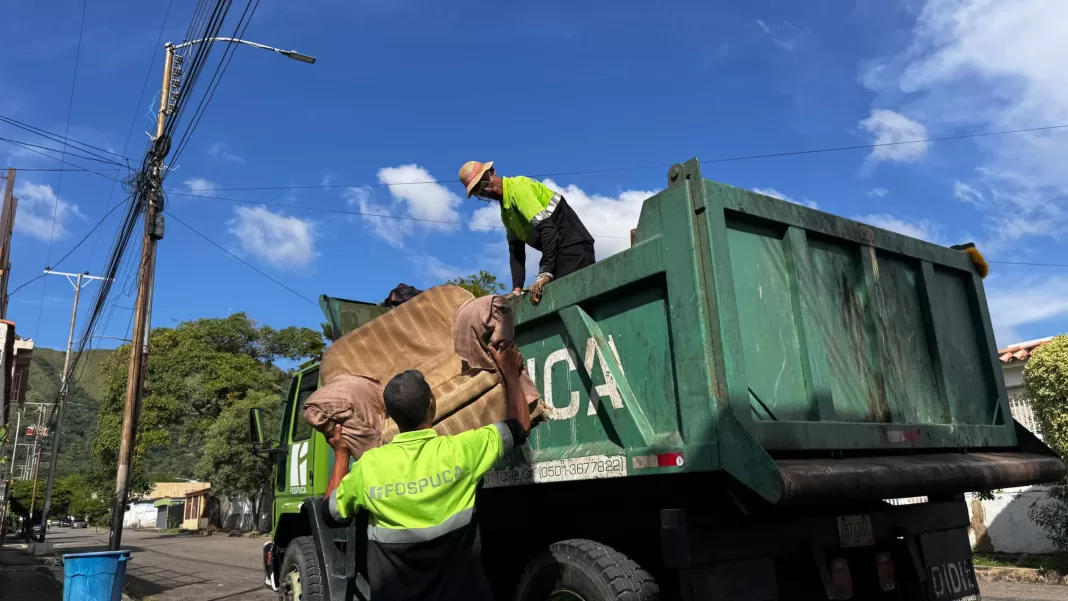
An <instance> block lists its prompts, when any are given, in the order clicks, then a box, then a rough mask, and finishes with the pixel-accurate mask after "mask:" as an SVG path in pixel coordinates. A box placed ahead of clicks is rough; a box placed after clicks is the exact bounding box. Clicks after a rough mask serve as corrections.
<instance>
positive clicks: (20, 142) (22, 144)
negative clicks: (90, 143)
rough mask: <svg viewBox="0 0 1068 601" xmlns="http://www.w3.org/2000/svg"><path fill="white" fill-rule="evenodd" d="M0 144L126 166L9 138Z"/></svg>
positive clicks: (108, 160) (110, 160) (0, 139)
mask: <svg viewBox="0 0 1068 601" xmlns="http://www.w3.org/2000/svg"><path fill="white" fill-rule="evenodd" d="M0 142H7V143H9V144H14V145H16V146H19V147H22V148H25V149H26V150H29V149H30V148H39V149H41V150H47V151H48V152H61V153H64V154H65V155H66V156H72V157H74V158H77V159H82V160H85V161H95V162H97V163H107V164H109V165H118V166H119V167H126V166H127V165H124V164H122V163H120V162H118V161H115V160H112V159H101V158H95V157H91V156H85V155H80V154H75V153H74V152H72V151H70V150H67V151H66V152H64V151H63V150H61V149H59V148H52V147H50V146H41V145H39V144H30V143H29V142H24V141H22V140H13V139H11V138H0Z"/></svg>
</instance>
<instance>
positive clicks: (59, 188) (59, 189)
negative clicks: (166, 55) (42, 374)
mask: <svg viewBox="0 0 1068 601" xmlns="http://www.w3.org/2000/svg"><path fill="white" fill-rule="evenodd" d="M88 4H89V0H82V19H81V22H80V24H79V25H78V46H77V48H76V49H75V51H74V73H73V75H71V81H70V99H69V100H68V101H67V124H66V126H65V127H64V130H63V139H64V140H63V154H62V156H63V157H66V156H67V140H68V139H69V136H70V117H71V115H72V114H73V113H74V91H75V90H76V89H77V87H78V65H79V63H80V62H81V59H82V37H83V34H84V33H85V13H86V9H87V8H88ZM61 198H63V172H60V173H59V182H58V183H57V184H56V204H55V206H54V207H52V231H51V233H50V234H49V235H48V261H47V262H48V263H51V262H52V243H53V242H54V241H55V237H56V219H57V218H58V217H59V203H60V199H61ZM47 290H48V280H45V284H44V286H42V287H41V306H40V308H39V309H38V310H37V326H36V327H35V328H34V337H35V338H36V337H38V336H39V335H40V333H41V318H42V317H43V316H44V299H45V292H46V291H47ZM66 376H67V374H63V377H66Z"/></svg>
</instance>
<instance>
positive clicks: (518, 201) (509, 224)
mask: <svg viewBox="0 0 1068 601" xmlns="http://www.w3.org/2000/svg"><path fill="white" fill-rule="evenodd" d="M460 183H462V184H463V185H464V187H465V188H467V197H468V198H470V197H471V196H472V195H474V196H478V197H479V198H483V199H487V200H491V201H493V200H495V201H497V202H499V203H500V205H501V221H502V222H503V223H504V228H505V230H507V232H508V260H509V263H510V264H511V268H512V292H513V293H515V294H518V293H520V292H522V290H523V284H524V282H525V281H526V258H527V252H526V245H527V244H529V245H531V246H532V247H534V249H535V250H538V251H541V264H540V266H539V269H538V275H537V277H536V278H535V279H534V284H533V285H531V287H530V299H531V300H532V301H533V302H534V303H538V302H540V301H541V293H542V288H543V287H544V286H545V284H548V283H549V282H551V281H552V280H554V279H556V278H562V277H564V276H565V275H568V274H569V273H574V272H575V271H578V270H579V269H582V268H583V267H586V266H588V265H593V263H594V261H595V260H596V259H595V256H594V251H593V237H592V236H590V233H589V232H588V231H586V226H584V225H582V221H580V220H579V218H578V215H576V214H575V212H574V211H573V210H571V207H569V206H568V205H567V201H566V200H564V197H563V196H561V195H560V194H559V193H557V192H553V191H552V190H550V189H549V188H547V187H546V186H545V185H543V184H542V183H541V182H538V181H535V180H533V179H530V178H529V177H522V176H519V177H500V176H498V175H497V171H496V170H495V169H494V168H493V161H489V162H487V163H479V162H478V161H468V162H467V163H464V166H463V167H460Z"/></svg>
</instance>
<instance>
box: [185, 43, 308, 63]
mask: <svg viewBox="0 0 1068 601" xmlns="http://www.w3.org/2000/svg"><path fill="white" fill-rule="evenodd" d="M202 42H230V43H234V44H245V45H246V46H252V47H253V48H263V49H264V50H270V51H271V52H277V53H278V54H281V55H282V56H287V57H289V58H291V59H293V60H296V61H300V62H302V63H308V64H315V57H314V56H308V55H307V54H301V53H299V52H297V51H296V50H282V49H281V48H275V47H273V46H265V45H263V44H257V43H256V42H250V41H248V40H239V39H237V38H203V39H199V40H192V41H189V42H182V43H181V44H167V47H168V48H169V49H170V50H171V51H174V50H180V49H182V48H187V47H189V46H192V45H193V44H200V43H202Z"/></svg>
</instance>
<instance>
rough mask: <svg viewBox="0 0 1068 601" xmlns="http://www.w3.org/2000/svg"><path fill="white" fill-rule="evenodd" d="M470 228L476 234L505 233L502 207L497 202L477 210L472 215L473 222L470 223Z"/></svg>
mask: <svg viewBox="0 0 1068 601" xmlns="http://www.w3.org/2000/svg"><path fill="white" fill-rule="evenodd" d="M468 224H469V225H468V227H470V228H471V229H472V230H474V231H476V232H494V231H497V232H499V231H503V230H502V228H503V227H504V226H503V225H502V224H501V206H500V205H499V204H497V203H495V202H491V203H489V204H487V205H486V206H484V207H479V208H477V209H475V212H474V213H472V214H471V221H470V222H468Z"/></svg>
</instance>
